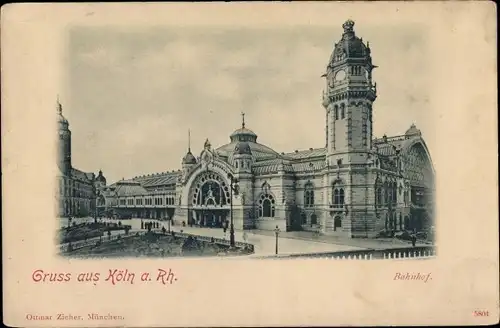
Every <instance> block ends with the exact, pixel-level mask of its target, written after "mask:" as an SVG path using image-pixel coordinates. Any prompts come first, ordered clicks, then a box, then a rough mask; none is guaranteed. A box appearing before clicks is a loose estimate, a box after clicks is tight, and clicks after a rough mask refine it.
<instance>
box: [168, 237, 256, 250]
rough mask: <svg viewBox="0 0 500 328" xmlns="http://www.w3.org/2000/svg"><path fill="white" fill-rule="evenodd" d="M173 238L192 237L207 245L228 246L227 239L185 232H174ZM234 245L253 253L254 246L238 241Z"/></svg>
mask: <svg viewBox="0 0 500 328" xmlns="http://www.w3.org/2000/svg"><path fill="white" fill-rule="evenodd" d="M175 236H180V237H186V238H187V237H193V238H196V240H201V241H205V242H208V243H211V242H214V243H216V244H221V245H226V246H230V241H229V240H227V239H222V238H215V237H208V236H199V235H193V234H190V233H185V232H175ZM234 245H235V246H237V247H241V248H246V249H248V250H250V251H251V252H252V253H253V252H254V246H253V245H252V244H248V243H243V242H240V241H235V242H234Z"/></svg>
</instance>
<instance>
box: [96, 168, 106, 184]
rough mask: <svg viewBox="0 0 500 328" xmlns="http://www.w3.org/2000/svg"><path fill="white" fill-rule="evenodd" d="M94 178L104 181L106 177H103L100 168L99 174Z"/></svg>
mask: <svg viewBox="0 0 500 328" xmlns="http://www.w3.org/2000/svg"><path fill="white" fill-rule="evenodd" d="M96 180H97V181H100V182H104V183H106V178H105V177H104V175H102V171H101V170H99V174H98V175H97V178H96Z"/></svg>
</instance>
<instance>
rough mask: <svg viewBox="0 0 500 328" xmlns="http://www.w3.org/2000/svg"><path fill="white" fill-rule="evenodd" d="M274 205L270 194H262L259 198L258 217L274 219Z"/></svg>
mask: <svg viewBox="0 0 500 328" xmlns="http://www.w3.org/2000/svg"><path fill="white" fill-rule="evenodd" d="M275 203H276V201H275V200H274V197H273V196H272V195H271V194H262V195H261V196H260V198H259V217H261V218H262V217H264V218H269V217H274V214H275Z"/></svg>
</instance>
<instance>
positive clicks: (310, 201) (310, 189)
mask: <svg viewBox="0 0 500 328" xmlns="http://www.w3.org/2000/svg"><path fill="white" fill-rule="evenodd" d="M313 206H314V185H313V184H312V182H308V183H306V185H305V188H304V207H313Z"/></svg>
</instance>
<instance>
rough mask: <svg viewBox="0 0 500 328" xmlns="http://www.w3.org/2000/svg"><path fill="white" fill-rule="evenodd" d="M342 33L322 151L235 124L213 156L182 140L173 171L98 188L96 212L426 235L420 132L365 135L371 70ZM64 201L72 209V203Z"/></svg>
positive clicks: (329, 69)
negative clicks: (281, 147)
mask: <svg viewBox="0 0 500 328" xmlns="http://www.w3.org/2000/svg"><path fill="white" fill-rule="evenodd" d="M343 30H344V31H343V34H342V37H341V38H340V40H339V41H338V42H337V43H335V46H334V49H333V53H332V55H331V57H330V59H329V61H328V63H327V65H326V72H325V74H324V75H323V77H324V78H325V89H324V91H323V100H322V105H323V107H324V109H325V121H324V122H323V123H321V125H322V126H324V127H325V143H324V145H323V147H320V148H314V149H313V148H311V149H308V150H303V151H297V150H296V151H294V152H290V153H283V152H281V153H280V152H277V151H275V150H273V149H271V148H270V147H268V146H266V145H265V143H262V142H261V141H260V140H258V136H257V134H256V133H255V132H253V131H252V130H250V129H249V128H248V127H247V126H246V123H245V119H244V115H243V117H242V123H241V127H239V128H237V129H236V130H235V131H234V132H233V133H231V135H230V136H229V142H228V143H227V144H225V145H221V146H218V147H213V146H212V145H211V143H210V141H209V139H206V141H205V142H204V147H203V150H202V151H201V153H200V154H198V156H195V155H194V154H193V153H192V152H191V149H190V141H189V146H188V149H187V153H186V155H185V156H184V157H183V158H182V161H181V163H182V167H181V169H179V170H175V171H169V172H163V173H155V174H149V175H143V176H138V177H134V178H131V179H128V180H125V179H123V180H122V181H118V182H116V183H114V184H112V185H109V186H105V180H102V179H101V180H100V181H101V182H100V185H99V188H100V189H101V193H100V195H99V196H98V202H97V205H98V207H99V210H100V212H101V213H107V215H117V216H120V217H141V218H158V219H172V220H174V222H175V223H181V222H185V223H186V224H189V223H193V224H196V225H199V226H206V227H217V226H221V225H222V224H223V222H224V221H226V220H229V218H230V214H231V212H232V215H233V218H234V224H235V228H236V229H264V230H273V229H275V228H276V227H279V228H280V229H281V230H282V231H283V230H314V231H319V232H321V233H323V234H339V235H346V236H351V237H372V236H375V235H376V234H377V233H379V232H380V231H401V230H417V231H421V230H427V229H429V228H430V227H431V226H433V222H434V189H435V187H434V169H433V165H432V161H431V157H430V154H429V150H428V148H427V146H426V143H425V141H424V139H423V136H422V133H421V132H420V130H418V129H417V127H416V126H415V125H414V124H412V125H411V126H410V127H409V128H408V129H407V130H406V132H404V133H402V134H401V135H398V136H392V137H388V136H383V137H382V138H375V137H374V136H373V124H374V120H373V118H374V116H373V105H374V102H375V100H376V98H377V88H376V83H374V81H373V80H372V72H373V70H374V69H375V68H376V67H377V66H375V65H374V64H373V62H372V56H371V50H370V47H369V44H365V43H364V42H363V41H362V39H360V38H359V37H358V36H357V35H356V34H355V31H354V22H353V21H351V20H348V21H346V22H345V23H344V24H343ZM60 124H63V123H60ZM64 124H66V125H67V123H64ZM318 124H320V122H318ZM66 133H69V130H68V132H66ZM69 135H70V133H69ZM64 163H65V162H64ZM65 165H67V167H69V168H70V167H71V164H69V165H68V164H65ZM72 170H73V169H72ZM71 172H73V171H71ZM99 176H102V173H100V175H99ZM90 177H91V176H90V175H89V176H88V180H87V181H88V182H87V183H84V182H82V181H80V180H70V181H78V182H80V186H91V185H92V184H91V178H90ZM82 179H83V175H82ZM103 181H104V185H103V184H102V182H103ZM104 186H105V187H104ZM85 188H87V187H85ZM89 188H90V187H89ZM70 190H75V191H76V190H80V189H78V188H77V187H75V188H73V189H70ZM85 190H88V193H87V194H85V196H89V195H91V193H90V189H85ZM83 199H87V198H83ZM83 199H82V200H83ZM65 200H71V201H73V202H75V201H76V203H77V204H78V198H76V199H75V198H65ZM69 204H71V205H69V208H73V207H72V206H73V205H74V204H75V203H69ZM64 208H65V209H66V207H64Z"/></svg>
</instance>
